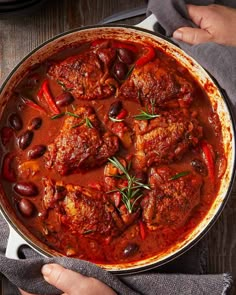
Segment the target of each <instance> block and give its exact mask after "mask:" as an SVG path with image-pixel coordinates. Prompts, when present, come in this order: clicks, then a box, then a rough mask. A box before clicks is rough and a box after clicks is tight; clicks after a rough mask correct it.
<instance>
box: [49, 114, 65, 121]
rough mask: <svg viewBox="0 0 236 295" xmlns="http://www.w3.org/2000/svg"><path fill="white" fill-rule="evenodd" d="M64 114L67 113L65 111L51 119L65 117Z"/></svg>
mask: <svg viewBox="0 0 236 295" xmlns="http://www.w3.org/2000/svg"><path fill="white" fill-rule="evenodd" d="M64 115H65V113H60V114H57V115H54V116H52V117H51V120H55V119H59V118H61V117H63V116H64Z"/></svg>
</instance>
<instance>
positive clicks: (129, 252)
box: [123, 243, 139, 257]
mask: <svg viewBox="0 0 236 295" xmlns="http://www.w3.org/2000/svg"><path fill="white" fill-rule="evenodd" d="M138 250H139V246H138V245H137V244H135V243H130V244H128V245H127V246H126V247H125V249H124V250H123V256H124V257H130V256H133V255H135V254H136V253H137V252H138Z"/></svg>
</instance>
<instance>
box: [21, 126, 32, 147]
mask: <svg viewBox="0 0 236 295" xmlns="http://www.w3.org/2000/svg"><path fill="white" fill-rule="evenodd" d="M33 137H34V133H33V131H31V130H27V131H25V132H24V133H23V134H21V135H20V136H19V137H18V145H19V148H20V149H22V150H25V149H26V148H27V147H28V146H29V145H30V144H31V142H32V140H33Z"/></svg>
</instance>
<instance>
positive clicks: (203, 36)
mask: <svg viewBox="0 0 236 295" xmlns="http://www.w3.org/2000/svg"><path fill="white" fill-rule="evenodd" d="M173 37H174V38H175V39H177V40H181V41H183V42H186V43H189V44H193V45H195V44H199V43H203V42H210V41H211V40H212V35H211V34H210V33H209V32H208V31H206V30H202V29H197V28H190V27H183V28H180V29H178V30H176V31H175V32H174V33H173Z"/></svg>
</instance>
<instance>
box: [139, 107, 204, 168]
mask: <svg viewBox="0 0 236 295" xmlns="http://www.w3.org/2000/svg"><path fill="white" fill-rule="evenodd" d="M134 130H135V134H136V139H135V140H136V142H135V149H136V152H135V159H134V166H135V167H136V168H139V169H140V168H142V169H144V168H145V167H150V166H151V165H153V164H157V165H160V164H165V163H171V162H173V161H174V160H179V159H181V158H182V156H183V155H184V154H185V153H186V152H188V151H189V149H191V148H192V147H194V146H196V145H197V144H198V142H199V139H200V138H201V137H202V127H201V126H200V125H199V124H198V121H197V120H196V119H195V118H194V117H192V116H191V114H190V113H188V112H186V111H185V112H184V111H182V110H179V111H169V112H160V114H159V117H157V118H155V119H152V120H141V121H139V120H135V121H134Z"/></svg>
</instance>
